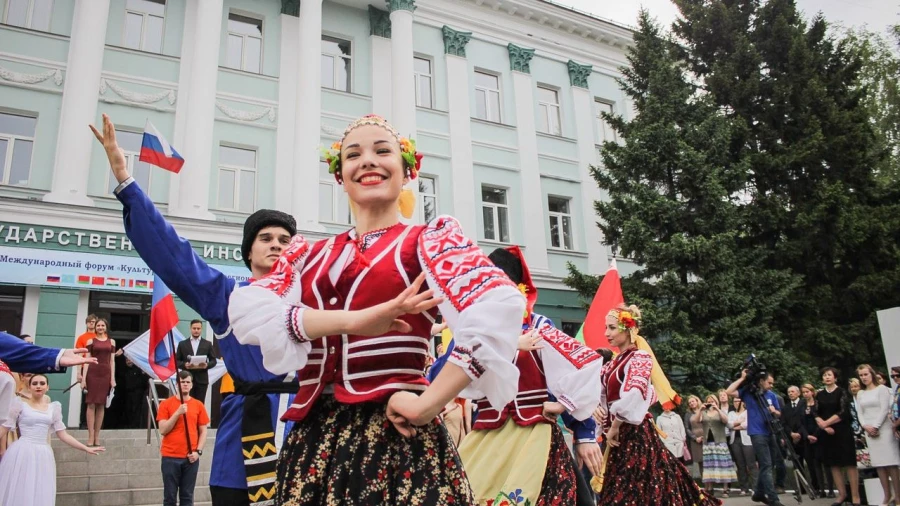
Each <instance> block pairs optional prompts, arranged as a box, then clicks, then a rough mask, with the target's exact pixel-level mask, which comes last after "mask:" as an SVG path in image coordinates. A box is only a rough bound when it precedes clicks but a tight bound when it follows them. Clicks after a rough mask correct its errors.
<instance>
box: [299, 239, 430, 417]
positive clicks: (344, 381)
mask: <svg viewBox="0 0 900 506" xmlns="http://www.w3.org/2000/svg"><path fill="white" fill-rule="evenodd" d="M424 228H425V227H424V226H407V225H402V224H401V225H397V226H394V227H392V228H391V229H389V230H388V231H387V232H385V234H384V235H382V236H381V237H380V238H379V239H378V240H377V241H375V243H374V244H373V245H372V246H371V247H370V248H369V249H367V250H366V251H365V252H364V253H362V254H361V255H360V254H359V253H358V251H357V255H356V256H355V258H354V259H353V260H350V261H349V262H348V264H347V265H346V266H344V268H343V272H342V273H341V274H340V277H339V278H338V280H337V282H336V283H332V282H331V279H330V278H329V275H328V271H329V270H330V268H331V267H332V265H333V264H334V263H335V261H337V260H338V257H339V256H340V255H341V252H342V251H343V250H344V246H345V245H346V244H347V242H348V241H352V239H350V236H349V233H344V234H341V235H338V236H336V237H334V238H331V239H328V240H325V241H319V242H318V243H316V244H315V245H313V247H312V249H311V251H310V253H309V256H308V257H307V260H306V264H305V265H304V267H303V270H302V272H301V278H300V279H301V286H302V289H303V294H302V299H301V300H302V302H303V304H305V305H307V306H308V307H311V308H314V309H347V310H355V309H364V308H367V307H371V306H374V305H376V304H381V303H383V302H387V301H389V300H391V299H393V298H394V297H396V296H397V295H398V294H399V293H400V292H402V291H403V290H405V289H406V288H407V287H408V286H409V284H410V283H411V282H412V281H413V280H415V278H416V277H417V276H418V275H419V274H420V273H421V272H422V268H421V265H420V264H419V258H418V250H417V247H418V238H419V234H421V233H422V231H423V230H424ZM423 289H425V287H423ZM401 318H402V319H403V320H404V321H406V322H407V323H409V324H410V325H411V326H412V328H413V330H412V332H410V333H409V334H404V335H401V334H398V333H393V332H391V333H387V334H384V335H381V336H377V337H363V336H356V335H334V336H326V337H323V338H320V339H314V340H312V341H311V342H310V344H311V345H312V350H311V351H310V352H309V360H308V362H307V364H306V366H305V367H304V368H303V369H301V370H300V371H298V372H297V376H298V378H299V380H300V389H299V391H298V392H297V396H296V397H295V399H294V402H293V404H292V405H291V406H290V408H289V409H288V410H287V411H286V412H285V414H284V416H283V417H282V420H285V421H287V420H291V421H300V420H303V418H305V417H306V415H307V413H309V410H310V409H311V408H312V406H313V404H315V401H316V399H318V398H319V396H320V395H321V394H322V391H323V389H324V388H325V386H326V385H332V387H333V389H334V396H335V398H336V399H337V400H338V401H339V402H343V403H348V404H355V403H360V402H387V400H388V398H389V397H390V396H391V394H393V393H394V392H397V391H400V390H412V391H422V390H425V387H426V386H427V385H428V381H427V380H426V379H425V376H424V372H423V371H424V370H425V360H426V358H427V356H428V344H429V338H430V334H431V324H432V319H429V317H428V316H426V315H424V314H417V315H405V316H403V317H401Z"/></svg>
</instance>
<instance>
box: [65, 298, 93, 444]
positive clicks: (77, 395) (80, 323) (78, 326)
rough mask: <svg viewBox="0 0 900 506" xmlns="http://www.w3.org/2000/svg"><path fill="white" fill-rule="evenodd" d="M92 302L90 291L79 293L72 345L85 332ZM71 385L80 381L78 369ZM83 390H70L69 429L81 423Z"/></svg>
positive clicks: (73, 375) (70, 378)
mask: <svg viewBox="0 0 900 506" xmlns="http://www.w3.org/2000/svg"><path fill="white" fill-rule="evenodd" d="M90 300H91V292H90V290H79V291H78V308H77V309H76V310H75V334H74V335H73V336H72V343H73V344H74V343H75V337H76V336H78V335H80V334H81V333H82V332H84V330H82V329H84V328H85V327H84V321H85V320H86V319H87V316H88V304H89V303H90ZM69 369H70V373H69V384H70V385H71V384H72V383H75V380H77V379H78V368H77V367H70V368H69ZM80 418H81V389H80V388H73V389H72V390H69V412H68V413H67V414H66V425H68V426H69V427H78V424H79V423H80V422H81V420H80Z"/></svg>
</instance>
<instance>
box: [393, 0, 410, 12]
mask: <svg viewBox="0 0 900 506" xmlns="http://www.w3.org/2000/svg"><path fill="white" fill-rule="evenodd" d="M388 9H390V11H391V12H394V11H409V12H413V11H414V10H416V0H388Z"/></svg>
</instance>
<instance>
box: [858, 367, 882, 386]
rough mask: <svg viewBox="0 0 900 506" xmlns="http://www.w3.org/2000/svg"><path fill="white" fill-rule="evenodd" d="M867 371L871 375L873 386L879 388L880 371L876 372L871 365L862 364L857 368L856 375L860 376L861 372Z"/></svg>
mask: <svg viewBox="0 0 900 506" xmlns="http://www.w3.org/2000/svg"><path fill="white" fill-rule="evenodd" d="M866 369H868V370H869V375H870V376H871V377H872V384H873V385H876V386H877V385H878V384H879V383H878V371H876V370H875V368H874V367H872V366H871V365H869V364H860V366H859V367H857V368H856V373H857V374H859V371H864V370H866ZM854 379H855V378H854ZM860 383H862V381H860ZM861 386H862V385H861Z"/></svg>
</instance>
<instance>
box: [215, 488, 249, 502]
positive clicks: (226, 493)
mask: <svg viewBox="0 0 900 506" xmlns="http://www.w3.org/2000/svg"><path fill="white" fill-rule="evenodd" d="M209 493H210V495H211V496H212V503H213V506H250V496H248V495H247V489H246V488H228V487H214V486H212V485H210V486H209Z"/></svg>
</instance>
